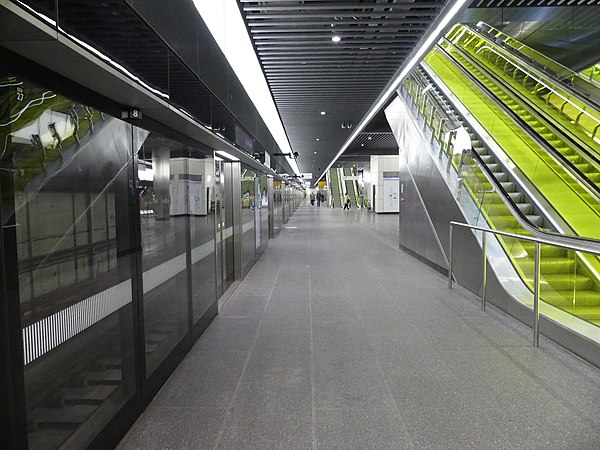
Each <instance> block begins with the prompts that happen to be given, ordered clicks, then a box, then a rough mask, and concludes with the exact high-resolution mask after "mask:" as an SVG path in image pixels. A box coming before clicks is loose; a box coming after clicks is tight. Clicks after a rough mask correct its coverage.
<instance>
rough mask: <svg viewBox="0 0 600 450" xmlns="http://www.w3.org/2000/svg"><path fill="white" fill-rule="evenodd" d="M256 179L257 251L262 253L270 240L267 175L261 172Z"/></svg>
mask: <svg viewBox="0 0 600 450" xmlns="http://www.w3.org/2000/svg"><path fill="white" fill-rule="evenodd" d="M256 180H257V183H258V184H257V188H256V208H257V211H256V253H257V255H260V254H261V253H262V252H263V251H264V250H265V249H266V248H267V245H268V242H269V196H268V193H267V181H268V179H267V176H266V175H264V174H260V175H259V176H258V177H257V179H256Z"/></svg>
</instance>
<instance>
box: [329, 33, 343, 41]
mask: <svg viewBox="0 0 600 450" xmlns="http://www.w3.org/2000/svg"><path fill="white" fill-rule="evenodd" d="M331 40H332V41H333V42H340V41H341V40H342V38H341V37H340V36H338V35H337V34H336V35H335V36H332V37H331Z"/></svg>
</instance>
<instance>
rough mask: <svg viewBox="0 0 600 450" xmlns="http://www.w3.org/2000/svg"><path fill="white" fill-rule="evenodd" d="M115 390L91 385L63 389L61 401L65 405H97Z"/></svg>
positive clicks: (110, 387) (115, 387)
mask: <svg viewBox="0 0 600 450" xmlns="http://www.w3.org/2000/svg"><path fill="white" fill-rule="evenodd" d="M116 390H117V386H114V385H113V386H106V385H93V386H84V387H72V388H68V389H65V391H64V392H63V394H62V401H63V403H64V404H66V405H85V404H87V405H98V404H100V403H102V402H103V401H104V400H106V399H107V398H108V397H110V395H111V394H112V393H113V392H115V391H116Z"/></svg>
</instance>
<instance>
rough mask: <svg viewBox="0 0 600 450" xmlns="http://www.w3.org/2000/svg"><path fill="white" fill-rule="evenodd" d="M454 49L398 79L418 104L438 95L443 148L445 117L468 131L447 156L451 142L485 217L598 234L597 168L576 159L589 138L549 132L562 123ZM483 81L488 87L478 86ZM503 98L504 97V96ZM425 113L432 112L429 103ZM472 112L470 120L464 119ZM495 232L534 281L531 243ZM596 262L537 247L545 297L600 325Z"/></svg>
mask: <svg viewBox="0 0 600 450" xmlns="http://www.w3.org/2000/svg"><path fill="white" fill-rule="evenodd" d="M442 45H443V44H442ZM447 47H450V45H447ZM452 50H453V53H452V54H450V52H446V51H445V49H443V48H442V47H440V46H438V47H437V48H435V49H434V50H433V51H432V52H430V54H429V55H428V56H427V57H426V58H425V62H424V63H423V64H422V68H420V69H419V70H418V71H415V72H414V73H413V74H412V75H411V77H409V79H408V80H407V81H406V83H405V86H404V87H405V91H406V92H408V93H409V95H410V96H411V97H412V102H413V103H415V104H417V105H419V104H421V103H423V102H422V99H421V97H422V96H423V94H424V93H425V92H427V96H431V97H432V98H435V102H436V103H437V105H438V106H439V111H441V113H440V114H445V115H447V116H448V117H444V119H443V120H441V119H440V120H438V121H437V122H435V123H433V124H430V127H431V129H432V130H434V132H433V133H434V136H435V137H436V139H437V140H438V141H439V142H440V143H441V144H442V149H443V148H444V145H443V142H444V141H445V140H446V136H447V135H448V134H449V133H450V132H449V131H448V130H447V131H446V133H443V132H442V129H443V128H444V126H443V125H444V124H447V122H444V120H445V121H455V122H457V123H456V125H455V126H454V127H453V128H454V129H456V127H462V128H464V129H465V130H466V131H467V132H468V134H469V136H470V138H471V143H472V148H471V149H470V151H469V153H468V154H464V153H463V154H462V155H455V156H452V150H451V148H450V149H448V150H447V152H448V154H449V155H450V158H449V160H448V161H449V164H451V165H452V166H454V168H455V170H456V171H457V172H458V173H459V174H460V177H461V182H462V184H463V188H464V191H465V192H466V193H467V194H468V196H469V197H470V198H471V199H472V200H473V202H474V203H476V204H477V205H478V212H479V214H480V215H481V218H482V220H483V221H484V223H485V225H482V226H488V227H491V228H493V229H496V230H501V231H507V232H512V233H516V234H523V235H529V234H530V232H529V230H528V229H526V228H524V227H523V226H522V225H521V221H522V220H525V221H526V222H527V223H528V224H530V225H531V229H533V230H540V231H544V232H547V233H555V234H571V235H575V236H583V237H587V238H593V239H598V238H599V237H600V230H598V227H597V224H598V223H600V222H599V220H598V219H599V217H598V216H599V213H600V208H599V201H598V198H600V196H599V195H598V194H597V186H596V182H597V181H598V178H597V177H596V176H595V173H597V171H594V170H591V169H593V168H595V167H596V166H595V164H592V163H589V164H588V162H587V161H585V162H582V159H580V157H581V153H582V152H583V154H585V155H586V156H587V153H586V152H585V151H582V148H585V147H584V146H583V145H579V144H581V143H580V142H577V141H575V142H576V143H577V144H578V145H573V146H571V147H569V148H567V146H565V145H564V142H565V140H563V138H564V139H566V138H565V137H564V135H563V134H562V133H558V132H557V133H553V135H552V137H551V136H549V135H548V129H549V128H548V127H549V126H550V125H551V126H552V127H554V128H553V131H560V128H559V127H557V125H556V122H549V121H546V120H545V118H544V120H540V118H539V117H538V116H537V115H535V114H534V113H533V112H535V111H534V110H533V109H530V108H531V105H530V103H527V102H525V101H523V98H522V97H516V99H515V97H513V95H511V94H513V92H512V91H511V93H510V94H507V93H506V86H505V85H498V84H497V83H495V82H493V81H492V80H493V79H492V78H490V77H488V76H487V74H485V73H484V72H482V71H481V70H480V69H479V67H478V66H475V65H474V64H472V62H471V61H470V60H469V58H468V55H465V54H463V53H461V52H459V51H458V50H457V49H456V48H454V49H452ZM467 73H469V74H471V75H470V76H469V75H467ZM480 78H482V79H480ZM494 81H495V80H494ZM482 87H483V88H484V89H488V90H489V92H490V94H487V95H486V93H485V92H482V91H481V88H482ZM494 96H496V97H497V99H496V100H494V98H493V97H494ZM420 99H421V100H420ZM502 101H506V102H507V103H505V104H504V105H502V104H500V103H501V102H502ZM511 102H512V103H511ZM526 108H527V109H526ZM419 109H420V110H421V109H423V108H422V107H419ZM424 113H425V115H426V116H427V115H430V116H432V117H433V113H432V112H431V111H428V110H427V108H424ZM471 115H472V116H474V117H475V118H476V120H472V119H469V120H468V121H467V120H465V117H470V116H471ZM438 124H439V125H438ZM473 124H475V127H473ZM437 128H439V130H440V131H439V132H436V131H435V130H437ZM474 128H476V129H477V130H476V131H475V129H474ZM557 128H558V130H556V129H557ZM544 135H546V136H545V138H544V139H542V138H543V137H544ZM559 138H560V139H559ZM542 141H543V142H542ZM490 142H491V144H492V145H488V144H489V143H490ZM569 142H571V143H572V142H573V140H571V141H569ZM492 147H493V148H492ZM588 150H589V149H588ZM590 153H591V151H590ZM593 161H594V160H593V159H592V162H593ZM507 205H512V207H509V206H507ZM515 214H517V215H519V216H520V217H521V221H520V220H517V218H516V216H515ZM498 240H499V242H500V244H501V246H502V248H503V250H504V252H505V254H506V255H507V256H508V257H509V260H510V262H511V263H512V266H513V267H514V269H515V271H516V272H517V273H518V275H519V277H520V278H521V279H522V280H523V281H524V282H525V285H527V286H528V287H529V289H530V290H531V289H532V277H533V250H534V246H533V244H530V243H527V242H524V241H520V240H517V239H512V238H500V239H498ZM599 269H600V263H599V262H598V260H597V259H596V258H595V257H591V256H590V255H582V254H580V253H576V252H572V251H567V250H562V249H560V248H558V247H551V246H542V260H541V276H542V280H543V282H542V296H541V297H542V299H543V301H545V302H546V303H548V304H551V305H553V306H555V307H558V308H560V309H562V310H563V311H566V312H568V313H570V314H573V315H575V316H577V317H579V318H581V319H584V320H586V321H589V322H591V323H593V324H595V325H600V282H599V277H598V275H597V274H598V273H600V270H599Z"/></svg>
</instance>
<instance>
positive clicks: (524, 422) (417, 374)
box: [120, 206, 600, 449]
mask: <svg viewBox="0 0 600 450" xmlns="http://www.w3.org/2000/svg"><path fill="white" fill-rule="evenodd" d="M396 224H397V216H375V215H373V214H369V213H366V212H364V211H351V212H349V213H345V212H342V211H341V210H339V209H334V210H331V209H327V208H311V207H309V206H303V207H300V208H299V209H298V210H297V211H296V213H295V214H294V216H293V217H292V219H291V220H290V221H289V223H288V224H287V228H286V229H284V230H283V232H282V233H281V235H280V236H279V237H278V238H277V239H275V240H273V241H271V243H270V247H269V249H268V250H267V251H266V253H265V254H264V255H263V257H262V258H261V259H260V261H259V262H258V263H257V264H256V265H255V267H254V268H253V269H252V271H251V273H250V274H249V276H248V277H247V279H246V280H245V281H244V282H243V283H242V285H241V286H240V288H239V289H238V290H237V291H236V293H235V295H234V296H233V297H232V298H231V299H230V301H229V302H228V303H227V304H226V305H225V307H224V308H223V310H222V312H221V313H220V314H219V316H218V318H217V319H216V320H215V321H214V322H213V323H212V324H211V326H210V327H209V329H208V330H207V331H206V333H205V334H204V335H203V336H201V338H200V339H199V340H198V342H197V343H196V344H195V346H194V348H193V349H192V351H191V352H190V353H189V354H188V355H187V357H186V358H185V360H184V361H183V362H182V363H181V365H180V366H179V368H178V369H177V370H176V371H175V373H174V374H173V376H172V377H171V378H170V380H169V381H168V382H167V383H166V385H165V386H164V387H163V389H162V390H161V391H160V393H159V394H158V395H157V396H156V398H155V399H154V401H153V402H152V404H151V405H150V406H149V407H148V409H147V410H146V412H145V413H144V414H143V415H142V416H141V417H140V419H139V420H138V421H137V423H136V424H135V425H134V426H133V428H132V429H131V430H130V432H129V434H128V435H127V436H126V437H125V438H124V440H123V441H122V442H121V444H120V448H122V449H138V448H139V449H153V448H186V449H187V448H189V449H205V448H206V449H210V448H224V449H254V448H256V449H271V448H272V449H288V448H292V449H295V448H299V449H310V448H322V449H330V448H331V449H333V448H339V449H367V448H374V449H383V448H417V449H420V448H439V449H467V448H477V449H496V448H506V449H511V448H524V449H532V448H539V449H548V448H555V449H598V448H600V370H598V369H596V368H594V367H592V366H590V365H588V364H587V363H585V362H583V361H582V360H580V359H579V358H577V357H575V356H573V355H572V354H570V353H569V352H567V351H565V350H563V349H562V348H560V347H559V346H557V345H555V344H553V343H552V342H550V341H548V340H547V339H544V338H543V337H542V340H541V346H540V348H537V349H536V348H532V347H531V331H530V330H529V329H528V328H527V327H526V326H524V325H522V324H521V323H519V322H517V321H516V320H514V319H513V318H511V317H509V316H506V315H505V314H503V313H501V312H499V311H497V310H495V309H494V308H492V307H490V308H488V311H486V312H481V311H480V309H479V303H478V298H475V297H474V296H472V295H470V294H468V293H465V292H464V291H462V290H460V289H458V290H452V291H450V290H448V289H447V287H446V279H445V278H443V277H442V276H441V275H440V274H438V273H437V272H434V271H433V270H431V269H430V268H428V267H427V266H425V265H423V264H421V263H419V262H417V261H415V260H414V259H412V258H411V257H409V256H407V255H406V254H404V253H402V252H401V251H399V250H397V249H396V243H397V237H396V236H394V232H395V229H396Z"/></svg>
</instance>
